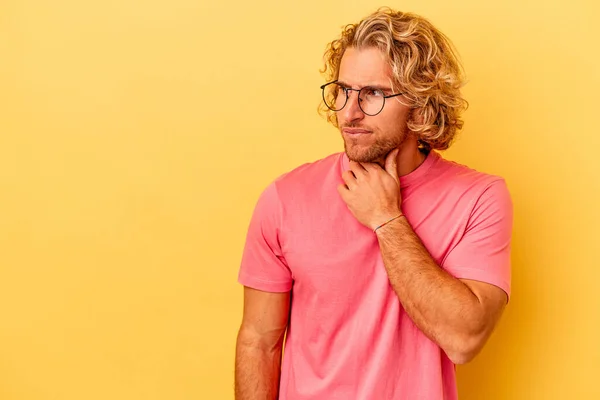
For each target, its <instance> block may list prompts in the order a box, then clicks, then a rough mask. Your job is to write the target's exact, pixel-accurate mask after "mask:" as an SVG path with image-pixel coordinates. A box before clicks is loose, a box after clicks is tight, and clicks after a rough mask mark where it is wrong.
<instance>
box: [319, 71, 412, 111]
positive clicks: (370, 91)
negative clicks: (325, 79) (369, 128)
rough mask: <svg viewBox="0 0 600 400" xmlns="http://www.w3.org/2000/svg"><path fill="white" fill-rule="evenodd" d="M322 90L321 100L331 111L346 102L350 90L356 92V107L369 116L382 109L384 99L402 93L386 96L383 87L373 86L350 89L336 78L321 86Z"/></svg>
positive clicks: (339, 107)
mask: <svg viewBox="0 0 600 400" xmlns="http://www.w3.org/2000/svg"><path fill="white" fill-rule="evenodd" d="M321 90H322V91H323V101H324V102H325V105H326V106H327V108H329V109H330V110H331V111H340V110H341V109H342V108H344V107H345V106H346V103H348V99H349V98H350V91H355V92H358V107H360V109H361V111H362V112H363V113H365V114H366V115H369V116H371V117H372V116H375V115H377V114H379V113H380V112H381V111H382V110H383V106H385V99H389V98H390V97H396V96H400V95H401V94H402V93H395V94H390V95H388V96H386V95H385V94H384V91H383V89H380V88H374V87H369V86H367V87H364V88H362V89H352V88H349V87H345V86H344V85H342V84H340V83H338V81H337V80H335V81H332V82H329V83H326V84H324V85H323V86H321Z"/></svg>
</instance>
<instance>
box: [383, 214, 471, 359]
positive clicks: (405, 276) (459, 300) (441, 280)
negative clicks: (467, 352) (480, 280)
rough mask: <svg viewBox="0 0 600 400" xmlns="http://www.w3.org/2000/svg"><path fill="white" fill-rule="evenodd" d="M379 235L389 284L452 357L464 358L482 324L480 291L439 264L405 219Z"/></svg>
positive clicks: (384, 227) (425, 331)
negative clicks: (464, 352) (470, 342)
mask: <svg viewBox="0 0 600 400" xmlns="http://www.w3.org/2000/svg"><path fill="white" fill-rule="evenodd" d="M377 238H378V240H379V246H380V249H381V254H382V258H383V263H384V265H385V268H386V270H387V273H388V276H389V280H390V283H391V285H392V287H393V289H394V291H395V292H396V295H397V296H398V298H399V299H400V302H401V303H402V306H403V307H404V309H405V310H406V312H407V313H408V315H409V316H410V318H411V319H412V320H413V321H414V323H415V324H416V325H417V326H418V327H419V329H421V330H422V331H423V333H425V335H427V336H428V337H429V338H430V339H431V340H433V341H434V342H436V343H437V344H438V345H439V346H440V347H441V348H442V349H444V350H445V351H446V353H447V354H448V356H449V357H450V358H451V359H453V361H455V360H460V359H461V358H462V355H461V353H462V352H463V351H464V349H465V348H467V347H468V346H469V341H470V338H471V337H473V336H476V335H478V334H479V332H478V331H479V330H480V328H481V324H480V321H481V320H482V317H481V313H482V309H481V307H480V306H481V304H480V303H479V299H478V298H477V296H476V295H475V294H474V293H473V292H472V291H471V290H470V289H469V287H467V285H465V284H464V283H463V282H461V281H460V280H458V279H456V278H454V277H453V276H451V275H450V274H448V273H447V272H446V271H444V270H443V269H442V268H440V267H439V266H438V265H437V264H436V263H435V261H434V260H433V259H432V257H431V255H430V254H429V252H428V251H427V249H426V248H425V246H423V244H422V242H421V240H420V239H419V237H418V236H417V235H416V234H415V233H414V231H413V230H412V227H411V226H410V224H409V223H408V221H407V220H406V218H399V219H398V220H395V221H393V222H392V223H390V224H387V225H385V226H383V227H382V228H380V229H378V230H377ZM455 362H457V361H455ZM458 362H460V361H458Z"/></svg>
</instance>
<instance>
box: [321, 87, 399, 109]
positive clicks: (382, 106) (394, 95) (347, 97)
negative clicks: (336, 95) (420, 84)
mask: <svg viewBox="0 0 600 400" xmlns="http://www.w3.org/2000/svg"><path fill="white" fill-rule="evenodd" d="M337 81H338V80H337V79H336V80H335V81H331V82H327V83H326V84H324V85H321V92H322V96H323V102H324V103H325V106H327V108H329V109H330V110H331V111H334V112H338V111H341V110H343V109H344V107H346V104H348V99H349V98H350V90H353V91H355V92H358V107H359V108H360V111H362V112H363V113H364V114H365V115H368V116H370V117H374V116H376V115H377V114H379V113H381V112H382V111H383V108H384V107H385V99H389V98H390V97H396V96H400V95H402V94H404V93H394V94H390V95H388V96H383V103H382V104H381V108H380V109H379V111H377V112H376V113H375V114H369V113H368V112H366V111H365V110H363V108H362V106H361V105H360V101H361V98H360V92H361V91H362V90H364V89H373V88H372V87H370V86H365V87H363V88H360V89H352V88H344V93H345V94H346V100H345V101H344V105H343V106H341V107H340V108H339V109H337V110H336V109H334V108H331V107H329V104H327V100H326V99H325V88H326V87H327V86H328V85H331V84H332V83H337ZM379 90H380V89H379Z"/></svg>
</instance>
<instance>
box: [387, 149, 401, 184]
mask: <svg viewBox="0 0 600 400" xmlns="http://www.w3.org/2000/svg"><path fill="white" fill-rule="evenodd" d="M399 151H400V150H399V149H394V150H392V151H391V152H390V153H389V154H388V155H387V157H386V159H385V170H386V172H387V173H388V174H390V175H391V176H392V177H393V178H394V179H395V180H396V182H398V160H397V158H398V152H399Z"/></svg>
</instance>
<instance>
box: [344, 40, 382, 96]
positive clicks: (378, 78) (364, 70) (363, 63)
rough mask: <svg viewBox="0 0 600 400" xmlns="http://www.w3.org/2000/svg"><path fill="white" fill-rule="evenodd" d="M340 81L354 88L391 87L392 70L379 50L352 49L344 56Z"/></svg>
mask: <svg viewBox="0 0 600 400" xmlns="http://www.w3.org/2000/svg"><path fill="white" fill-rule="evenodd" d="M338 81H339V82H342V83H345V84H347V85H352V86H355V85H358V86H379V87H389V86H390V84H391V82H392V68H391V67H390V65H389V63H388V62H387V60H386V57H385V55H384V54H383V53H382V52H381V51H380V50H379V49H377V48H374V47H369V48H365V49H355V48H353V47H350V48H348V49H346V51H345V52H344V55H343V56H342V60H341V63H340V70H339V75H338Z"/></svg>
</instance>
